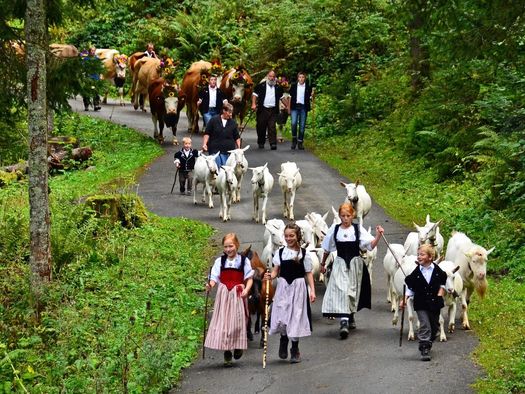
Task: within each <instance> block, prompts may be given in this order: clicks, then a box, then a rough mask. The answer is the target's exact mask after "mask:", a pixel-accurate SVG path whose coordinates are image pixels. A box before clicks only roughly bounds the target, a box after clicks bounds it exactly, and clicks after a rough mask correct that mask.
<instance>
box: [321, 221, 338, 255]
mask: <svg viewBox="0 0 525 394" xmlns="http://www.w3.org/2000/svg"><path fill="white" fill-rule="evenodd" d="M335 226H336V225H335V224H332V226H330V228H329V229H328V233H327V234H326V236H325V237H324V239H323V242H322V243H321V247H322V248H323V249H324V250H325V251H327V252H335V251H336V250H337V247H336V245H335V239H334V229H335Z"/></svg>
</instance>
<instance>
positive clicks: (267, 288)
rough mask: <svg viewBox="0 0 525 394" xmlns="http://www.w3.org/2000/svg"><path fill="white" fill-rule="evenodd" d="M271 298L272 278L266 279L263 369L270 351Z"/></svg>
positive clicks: (267, 270)
mask: <svg viewBox="0 0 525 394" xmlns="http://www.w3.org/2000/svg"><path fill="white" fill-rule="evenodd" d="M266 272H267V273H269V272H270V270H269V269H266ZM269 299H270V279H267V280H266V299H265V301H264V334H263V335H264V350H263V369H264V368H266V355H267V353H268V315H269V313H268V312H269V311H268V309H269V307H268V303H269Z"/></svg>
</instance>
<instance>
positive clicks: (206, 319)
mask: <svg viewBox="0 0 525 394" xmlns="http://www.w3.org/2000/svg"><path fill="white" fill-rule="evenodd" d="M177 171H178V170H177ZM212 267H213V266H212ZM210 276H211V267H210V270H209V272H208V281H207V284H208V285H209V284H210ZM210 291H211V288H210V290H209V291H208V289H206V299H205V301H204V327H203V328H202V359H203V360H204V355H205V351H206V348H205V347H204V342H206V330H207V328H208V327H207V323H208V297H209V295H210Z"/></svg>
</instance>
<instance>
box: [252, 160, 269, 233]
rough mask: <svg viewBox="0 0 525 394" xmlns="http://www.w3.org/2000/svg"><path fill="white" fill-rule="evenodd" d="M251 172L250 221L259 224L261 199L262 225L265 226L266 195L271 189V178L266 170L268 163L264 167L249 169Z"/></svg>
mask: <svg viewBox="0 0 525 394" xmlns="http://www.w3.org/2000/svg"><path fill="white" fill-rule="evenodd" d="M250 170H252V194H253V216H252V219H253V220H255V222H256V223H259V198H261V197H262V199H263V201H262V209H261V211H262V224H266V204H267V203H268V195H269V194H270V192H271V191H272V188H273V176H272V174H270V170H268V163H266V164H265V165H264V166H260V167H254V168H250Z"/></svg>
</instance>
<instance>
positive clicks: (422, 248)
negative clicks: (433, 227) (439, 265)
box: [418, 244, 436, 260]
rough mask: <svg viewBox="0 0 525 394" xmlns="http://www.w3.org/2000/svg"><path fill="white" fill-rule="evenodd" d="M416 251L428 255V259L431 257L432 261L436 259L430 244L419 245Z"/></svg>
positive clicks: (434, 251)
mask: <svg viewBox="0 0 525 394" xmlns="http://www.w3.org/2000/svg"><path fill="white" fill-rule="evenodd" d="M418 251H420V252H422V253H425V254H427V255H429V256H430V257H432V260H434V259H435V258H436V250H435V249H434V247H433V246H432V245H430V244H423V245H421V246H420V247H419V248H418Z"/></svg>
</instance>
